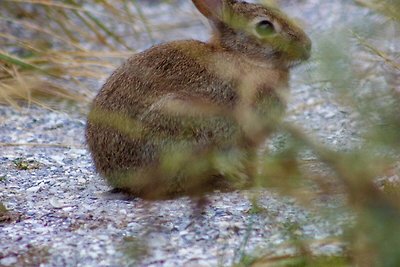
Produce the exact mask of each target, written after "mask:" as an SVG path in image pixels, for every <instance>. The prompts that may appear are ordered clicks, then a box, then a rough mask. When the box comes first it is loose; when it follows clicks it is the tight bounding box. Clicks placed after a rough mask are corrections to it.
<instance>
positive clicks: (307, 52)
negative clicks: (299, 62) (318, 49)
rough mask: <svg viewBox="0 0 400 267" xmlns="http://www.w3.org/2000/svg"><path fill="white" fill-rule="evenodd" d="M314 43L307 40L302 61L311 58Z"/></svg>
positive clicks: (304, 44) (303, 48)
mask: <svg viewBox="0 0 400 267" xmlns="http://www.w3.org/2000/svg"><path fill="white" fill-rule="evenodd" d="M311 48H312V42H311V40H310V38H308V37H307V38H306V39H305V41H304V42H303V45H302V57H301V58H302V59H303V60H307V59H309V58H310V56H311Z"/></svg>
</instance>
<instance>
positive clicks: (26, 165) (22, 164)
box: [13, 158, 40, 170]
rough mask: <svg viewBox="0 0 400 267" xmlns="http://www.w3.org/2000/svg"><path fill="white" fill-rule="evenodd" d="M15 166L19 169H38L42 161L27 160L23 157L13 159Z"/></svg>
mask: <svg viewBox="0 0 400 267" xmlns="http://www.w3.org/2000/svg"><path fill="white" fill-rule="evenodd" d="M13 163H14V166H15V168H17V169H18V170H32V169H38V168H39V167H40V163H39V162H37V161H35V160H25V159H22V158H18V159H15V160H14V161H13Z"/></svg>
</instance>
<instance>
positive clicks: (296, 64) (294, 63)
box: [286, 59, 304, 68]
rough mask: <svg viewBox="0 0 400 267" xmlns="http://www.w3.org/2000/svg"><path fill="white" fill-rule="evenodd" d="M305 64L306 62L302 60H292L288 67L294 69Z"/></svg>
mask: <svg viewBox="0 0 400 267" xmlns="http://www.w3.org/2000/svg"><path fill="white" fill-rule="evenodd" d="M303 62H304V60H301V59H297V60H291V61H288V62H287V63H286V66H287V67H288V68H294V67H297V66H299V65H300V64H302V63H303Z"/></svg>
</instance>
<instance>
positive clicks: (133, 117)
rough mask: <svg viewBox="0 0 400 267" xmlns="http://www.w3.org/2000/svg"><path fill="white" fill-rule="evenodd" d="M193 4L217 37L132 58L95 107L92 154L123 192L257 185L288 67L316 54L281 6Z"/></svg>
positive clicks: (230, 0) (197, 0)
mask: <svg viewBox="0 0 400 267" xmlns="http://www.w3.org/2000/svg"><path fill="white" fill-rule="evenodd" d="M192 2H193V4H194V6H195V7H196V8H197V9H198V11H199V12H200V13H201V14H202V15H204V16H205V17H206V18H207V19H208V21H209V22H210V24H211V27H212V38H211V39H210V40H209V41H208V42H201V41H197V40H182V41H173V42H169V43H165V44H160V45H156V46H153V47H151V48H149V49H148V50H145V51H143V52H141V53H138V54H135V55H133V56H132V57H130V58H129V59H128V60H127V61H126V62H125V63H123V64H122V65H121V66H120V67H119V68H118V69H117V70H115V72H114V73H113V74H112V75H111V76H110V77H109V78H108V80H107V81H106V82H105V84H104V85H103V87H102V88H101V90H100V91H99V93H98V94H97V96H96V97H95V99H94V101H93V104H92V106H91V110H90V112H89V115H88V120H87V126H86V133H85V134H86V140H87V144H88V147H89V151H90V153H91V155H92V158H93V161H94V164H95V168H96V170H97V171H98V172H99V173H100V175H101V176H103V177H105V179H106V180H107V181H108V183H109V184H110V185H111V186H112V187H113V188H114V190H116V191H118V192H124V193H128V194H129V195H131V196H134V197H140V198H143V199H150V200H157V199H171V198H176V197H179V196H185V195H186V196H197V195H204V194H206V193H209V192H212V191H213V190H216V189H218V190H223V191H225V190H226V191H229V190H235V189H238V188H239V189H240V188H241V186H245V185H248V184H249V182H250V181H251V177H252V176H253V175H254V173H255V172H256V170H255V169H256V168H257V167H256V163H255V162H256V161H257V150H258V149H259V146H260V145H261V143H262V142H263V141H265V139H266V138H267V137H268V135H269V133H270V132H271V129H272V128H273V127H274V123H276V122H277V121H278V120H279V118H281V117H282V116H283V114H284V110H285V105H286V103H285V95H286V94H287V92H288V87H289V85H288V80H289V70H290V69H291V68H292V67H294V66H296V65H298V64H300V63H301V62H303V61H305V60H307V59H308V58H309V57H310V52H311V40H310V39H309V37H308V36H307V35H306V33H305V32H304V31H303V30H302V29H301V28H300V27H299V26H297V25H296V23H294V22H293V21H291V20H290V19H289V18H288V17H287V16H286V15H285V14H283V13H282V12H281V11H280V10H278V9H277V8H275V7H269V6H264V5H261V4H253V3H247V2H244V1H239V0H192Z"/></svg>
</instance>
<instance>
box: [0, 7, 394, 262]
mask: <svg viewBox="0 0 400 267" xmlns="http://www.w3.org/2000/svg"><path fill="white" fill-rule="evenodd" d="M355 2H356V3H357V4H360V5H362V6H363V7H366V8H368V9H370V10H371V16H377V15H376V14H372V13H378V14H380V16H381V17H380V19H379V20H378V22H376V21H373V20H366V21H365V22H363V23H364V25H362V27H361V28H360V27H359V26H352V25H349V27H348V28H339V29H337V30H336V31H335V32H334V33H332V32H329V33H327V34H326V36H321V39H320V40H318V48H319V49H318V52H317V56H316V58H317V61H318V62H317V65H318V67H317V69H318V73H314V74H313V75H317V77H318V78H319V79H320V80H323V81H326V83H327V84H328V87H329V88H334V89H331V91H332V94H333V95H334V96H335V100H336V101H337V102H338V103H340V104H341V105H343V106H345V107H346V108H348V109H350V110H352V111H354V112H355V113H356V114H358V117H359V121H358V122H359V128H360V132H361V133H362V134H363V142H362V144H361V145H360V146H358V147H356V148H349V149H348V150H347V151H346V152H338V151H335V150H333V149H331V148H329V147H327V146H325V145H323V144H321V143H319V142H317V141H315V140H314V139H313V138H311V137H310V136H308V135H307V134H305V131H303V130H302V129H300V128H299V127H297V126H295V125H293V124H291V123H282V124H281V125H279V126H278V125H276V126H275V127H274V130H273V131H274V132H273V133H276V132H279V133H285V134H286V135H287V136H288V139H287V141H286V144H285V147H284V148H282V149H281V150H279V151H277V152H276V153H272V154H268V155H266V156H265V157H264V158H263V159H262V163H261V169H262V171H261V173H260V175H259V176H257V177H256V178H255V181H254V183H255V185H257V186H258V187H267V188H274V189H276V190H277V191H279V192H281V193H282V194H283V195H286V196H292V197H295V198H296V199H298V200H299V201H301V203H304V204H305V205H307V204H309V205H310V206H311V201H310V200H312V199H318V197H319V196H320V195H321V194H324V195H332V196H336V195H338V194H343V195H345V196H346V199H347V201H346V205H347V208H348V209H349V210H351V211H352V212H353V213H354V214H355V216H356V219H355V223H354V225H349V227H348V229H346V233H345V234H344V235H343V236H341V237H339V238H340V240H339V241H340V242H342V243H343V244H345V247H346V248H345V252H344V256H332V257H325V256H316V255H313V253H312V251H311V249H310V246H311V244H312V243H313V241H309V240H304V239H302V238H301V237H296V238H294V237H292V238H291V241H292V242H291V244H290V245H292V246H293V247H295V248H296V252H295V253H293V254H292V255H287V256H281V257H277V256H275V255H272V256H270V257H269V256H264V257H256V258H252V257H250V256H249V255H246V254H244V253H241V255H242V256H241V257H240V258H239V259H238V262H239V263H238V265H237V266H385V267H386V266H393V267H398V266H400V252H399V248H400V185H399V175H400V174H399V163H398V162H399V155H400V153H399V152H400V116H399V114H400V87H399V84H400V82H399V77H400V66H399V64H400V63H399V58H400V55H399V47H400V44H399V43H398V42H399V40H398V38H397V39H396V34H394V35H393V34H392V31H394V32H395V33H397V34H398V33H399V32H400V26H399V23H400V17H399V14H400V1H394V0H393V1H377V0H375V1H374V0H355ZM86 3H87V5H82V4H81V1H75V0H64V1H59V2H55V1H28V0H26V1H23V0H21V1H17V0H4V1H2V3H1V5H2V6H1V9H0V22H1V24H2V25H4V27H5V28H8V27H9V28H8V30H7V31H4V30H2V31H1V32H0V42H1V46H0V102H6V103H9V104H12V105H15V106H17V105H18V102H17V99H25V100H27V101H29V102H32V103H35V104H39V105H43V102H42V101H40V98H39V97H40V96H41V95H44V96H46V97H48V96H49V95H50V96H57V97H60V98H62V99H69V100H74V101H79V102H81V101H89V100H90V99H91V97H92V95H91V92H90V90H89V89H85V85H84V82H82V79H100V78H103V77H104V74H105V73H106V72H107V71H109V70H110V69H113V68H114V66H115V61H118V60H120V59H122V58H126V57H127V54H131V53H132V51H134V47H132V46H131V45H129V44H127V43H126V42H125V41H124V36H126V35H127V34H131V35H132V36H135V35H136V36H138V35H141V34H143V33H144V34H145V35H146V36H147V38H149V40H151V39H152V38H153V37H152V33H151V28H150V27H149V26H148V24H146V20H147V19H146V17H145V16H144V14H143V12H142V11H141V9H140V4H139V3H138V2H137V1H134V0H131V1H128V0H118V1H113V4H112V5H111V4H110V2H109V1H86ZM87 6H91V8H90V10H89V9H88V8H87ZM92 7H93V8H92ZM360 8H361V7H360ZM114 19H115V20H118V22H119V23H124V24H127V25H132V27H130V30H131V32H130V33H126V32H119V31H118V30H116V29H114V28H113V27H112V26H111V25H112V24H109V23H107V22H105V21H107V20H114ZM361 24H362V23H361ZM137 25H140V27H139V28H138V27H137ZM388 25H389V26H388ZM388 28H391V29H392V30H391V31H389V32H388V31H386V30H387V29H388ZM384 29H385V30H384ZM397 36H398V35H397ZM332 37H334V38H332ZM390 38H393V39H392V40H391V39H390ZM84 44H85V45H84ZM86 44H90V48H88V47H87V46H86ZM120 51H122V52H120ZM255 121H257V120H255ZM249 128H251V125H250V126H249ZM251 134H252V133H249V135H251ZM271 134H272V133H271ZM309 150H311V151H313V153H314V154H315V156H316V159H315V162H316V163H319V164H323V166H324V167H325V168H327V169H329V170H330V172H329V175H321V174H319V173H316V172H310V171H309V170H306V171H305V169H307V168H304V161H303V160H302V158H301V155H302V153H303V152H304V151H309ZM178 156H179V155H178ZM170 158H174V157H170ZM177 158H179V157H177ZM379 179H383V182H382V183H378V182H377V180H379ZM316 188H317V189H316ZM320 212H321V216H323V215H324V211H323V210H320ZM338 216H340V215H338ZM328 220H329V219H328ZM300 227H301V226H300ZM327 242H328V243H329V242H330V241H329V240H328V241H327ZM336 242H338V240H334V241H332V243H336Z"/></svg>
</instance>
